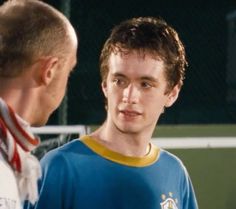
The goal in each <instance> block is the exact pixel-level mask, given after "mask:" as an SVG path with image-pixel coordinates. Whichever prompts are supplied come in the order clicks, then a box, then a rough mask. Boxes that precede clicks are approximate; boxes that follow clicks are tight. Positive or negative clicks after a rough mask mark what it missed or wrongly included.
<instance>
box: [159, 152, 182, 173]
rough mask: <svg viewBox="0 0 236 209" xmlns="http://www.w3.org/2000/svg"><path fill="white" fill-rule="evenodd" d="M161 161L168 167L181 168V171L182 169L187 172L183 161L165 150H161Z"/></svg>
mask: <svg viewBox="0 0 236 209" xmlns="http://www.w3.org/2000/svg"><path fill="white" fill-rule="evenodd" d="M159 161H160V162H161V163H162V164H166V165H168V167H173V168H179V169H181V170H182V169H183V170H185V166H184V164H183V162H182V160H181V159H180V158H179V157H177V156H176V155H174V154H173V153H171V152H169V151H167V150H164V149H161V150H160V157H159Z"/></svg>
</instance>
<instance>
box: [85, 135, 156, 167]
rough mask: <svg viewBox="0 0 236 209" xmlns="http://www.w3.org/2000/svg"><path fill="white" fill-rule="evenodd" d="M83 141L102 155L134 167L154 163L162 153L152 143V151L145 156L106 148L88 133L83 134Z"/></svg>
mask: <svg viewBox="0 0 236 209" xmlns="http://www.w3.org/2000/svg"><path fill="white" fill-rule="evenodd" d="M81 141H82V142H83V143H84V144H85V145H86V146H87V147H89V148H90V149H91V150H92V151H94V152H95V153H97V154H98V155H101V156H102V157H104V158H106V159H108V160H111V161H113V162H116V163H119V164H123V165H127V166H133V167H145V166H148V165H151V164H153V163H154V162H156V161H157V160H158V158H159V153H160V149H159V148H158V147H156V146H155V145H153V144H150V151H149V153H148V154H147V155H145V156H143V157H131V156H125V155H122V154H120V153H118V152H114V151H112V150H110V149H108V148H106V147H105V146H103V145H102V144H100V143H98V142H97V141H95V140H94V139H93V138H92V137H90V136H88V135H85V136H82V137H81Z"/></svg>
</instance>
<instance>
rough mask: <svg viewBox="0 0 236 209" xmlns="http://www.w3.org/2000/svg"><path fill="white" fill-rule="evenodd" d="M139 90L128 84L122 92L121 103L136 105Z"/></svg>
mask: <svg viewBox="0 0 236 209" xmlns="http://www.w3.org/2000/svg"><path fill="white" fill-rule="evenodd" d="M139 94H140V92H139V90H138V88H137V87H135V86H134V85H132V84H129V85H128V86H127V87H126V88H125V89H124V90H123V99H122V101H123V102H125V103H129V104H136V103H137V102H138V99H139Z"/></svg>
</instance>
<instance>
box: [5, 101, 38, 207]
mask: <svg viewBox="0 0 236 209" xmlns="http://www.w3.org/2000/svg"><path fill="white" fill-rule="evenodd" d="M39 142H40V141H39V138H35V137H34V135H33V134H32V133H31V131H30V125H29V124H28V123H26V122H25V121H24V120H23V119H22V118H20V117H19V116H18V115H17V114H15V113H14V111H13V110H12V108H11V107H10V106H9V105H7V104H6V103H5V102H4V101H3V100H2V99H1V98H0V152H1V153H2V155H3V156H4V157H5V159H6V160H7V161H8V163H9V164H10V166H11V167H12V169H13V171H14V173H15V176H16V180H17V183H18V189H19V193H20V198H21V200H22V201H24V200H29V201H30V202H31V203H32V204H34V203H35V202H36V201H37V199H38V187H37V180H38V179H39V178H40V177H41V168H40V164H39V161H38V160H37V158H36V157H34V156H33V155H31V154H30V151H32V150H33V149H34V148H36V146H37V145H38V144H39ZM0 172H1V171H0Z"/></svg>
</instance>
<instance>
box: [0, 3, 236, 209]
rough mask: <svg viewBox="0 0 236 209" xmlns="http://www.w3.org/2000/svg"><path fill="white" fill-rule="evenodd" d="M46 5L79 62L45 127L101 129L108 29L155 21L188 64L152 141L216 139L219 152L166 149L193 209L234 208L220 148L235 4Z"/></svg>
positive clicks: (231, 91)
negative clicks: (183, 172)
mask: <svg viewBox="0 0 236 209" xmlns="http://www.w3.org/2000/svg"><path fill="white" fill-rule="evenodd" d="M0 2H3V1H0ZM45 2H47V3H49V4H51V5H53V6H54V7H56V8H57V9H59V10H60V11H62V12H63V13H64V14H66V16H67V17H68V18H69V19H70V21H71V22H72V24H73V26H74V27H75V29H76V31H77V33H78V36H79V38H80V46H79V51H78V65H77V66H76V70H75V71H74V73H73V75H72V76H71V77H70V81H69V86H68V91H67V95H66V97H65V99H64V100H63V103H62V105H61V106H60V108H59V109H58V110H57V111H56V112H55V113H54V114H53V115H52V117H51V118H50V120H49V122H48V125H78V124H81V125H85V126H86V127H89V129H90V128H91V129H93V128H94V127H96V126H98V125H100V124H101V123H102V122H103V120H104V119H105V116H106V113H105V109H104V102H103V101H104V98H103V95H102V92H101V89H100V77H99V67H98V60H99V54H100V51H101V48H102V46H103V44H104V42H105V40H106V38H107V37H108V35H109V33H110V30H111V28H113V26H114V25H116V24H118V23H120V22H121V21H123V20H125V19H128V18H131V17H138V16H161V17H162V18H163V19H165V20H166V21H167V22H168V23H169V24H170V25H172V26H173V27H174V28H175V29H176V30H177V31H178V33H179V35H180V38H181V39H182V40H183V42H184V44H185V47H186V53H187V59H188V63H189V67H188V68H187V72H186V80H185V82H184V86H183V89H182V91H181V94H180V97H179V99H178V101H177V102H176V103H175V104H174V106H173V107H171V108H170V109H167V111H166V113H165V114H164V115H162V117H161V118H160V121H159V123H160V126H157V130H156V131H155V133H154V138H155V139H157V143H158V138H159V137H164V138H166V139H167V140H168V139H170V138H171V137H179V139H185V141H186V143H187V142H188V141H190V138H189V137H194V138H195V139H199V144H200V143H202V142H203V141H204V140H205V139H206V137H209V138H211V139H212V138H215V139H218V141H220V142H221V145H222V147H217V148H216V147H212V146H210V145H206V146H205V147H202V148H199V147H198V148H194V147H191V146H190V147H189V148H187V149H186V148H184V147H182V148H181V147H178V148H175V147H172V148H168V147H167V149H171V150H170V151H171V152H172V153H174V154H176V155H177V156H178V157H180V158H181V160H182V161H183V162H184V164H185V165H186V167H187V169H188V171H189V173H190V176H191V179H192V182H193V185H194V188H195V191H196V195H197V199H198V202H199V208H200V209H235V208H236V198H235V194H236V146H228V147H227V148H226V147H225V146H224V145H226V142H227V140H228V139H229V137H230V139H234V140H236V1H235V0H195V1H194V0H192V1H191V0H182V1H177V0H145V1H143V0H142V1H141V0H109V1H108V0H47V1H46V0H45ZM196 137H198V138H196ZM202 137H205V138H204V139H203V138H202ZM219 137H221V138H219ZM70 139H71V137H70ZM70 139H68V140H70ZM52 142H53V143H52ZM62 143H65V140H64V141H63V142H61V141H60V140H58V139H57V140H56V141H55V140H51V143H50V140H47V143H44V144H43V146H42V147H43V148H42V147H41V148H40V149H41V150H40V149H39V151H38V152H36V155H37V156H38V157H39V158H41V157H42V155H43V154H44V153H45V152H47V151H48V150H49V149H51V148H53V147H57V146H60V145H61V144H62ZM183 144H184V143H183ZM173 175H174V174H173Z"/></svg>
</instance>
